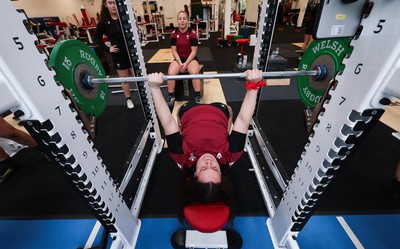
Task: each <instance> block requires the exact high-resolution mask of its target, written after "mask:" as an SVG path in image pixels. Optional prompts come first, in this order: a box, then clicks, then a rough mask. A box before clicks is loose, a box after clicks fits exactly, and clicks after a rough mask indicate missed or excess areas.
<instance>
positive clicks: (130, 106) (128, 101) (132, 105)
mask: <svg viewBox="0 0 400 249" xmlns="http://www.w3.org/2000/svg"><path fill="white" fill-rule="evenodd" d="M126 106H127V107H128V109H133V108H134V107H135V105H134V104H133V102H132V100H131V99H127V100H126Z"/></svg>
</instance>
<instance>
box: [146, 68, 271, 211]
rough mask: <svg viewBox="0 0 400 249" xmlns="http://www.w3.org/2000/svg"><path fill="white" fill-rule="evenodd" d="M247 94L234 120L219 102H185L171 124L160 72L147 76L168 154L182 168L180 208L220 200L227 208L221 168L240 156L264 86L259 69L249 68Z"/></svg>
mask: <svg viewBox="0 0 400 249" xmlns="http://www.w3.org/2000/svg"><path fill="white" fill-rule="evenodd" d="M246 80H247V82H246V89H247V92H246V95H245V97H244V100H243V102H242V106H241V108H240V111H239V113H238V116H237V118H236V120H235V122H234V123H233V128H232V132H229V131H230V127H231V123H232V111H231V109H230V107H229V106H227V105H225V104H222V103H211V104H196V103H191V104H185V105H183V106H182V107H181V109H180V110H179V114H178V116H179V119H178V123H177V122H175V119H174V118H173V116H172V114H171V112H170V111H169V108H168V105H167V103H166V102H165V99H164V97H163V95H162V92H161V90H160V85H161V84H162V83H163V82H164V75H163V74H162V73H153V74H150V75H149V76H148V84H149V86H150V90H151V94H152V96H153V101H154V105H155V109H156V112H157V117H158V119H159V121H160V123H161V126H162V127H163V130H164V133H165V136H166V139H167V142H168V151H169V154H170V156H171V158H172V159H173V160H174V161H175V162H176V163H177V165H178V167H179V168H180V169H182V170H184V172H185V171H186V176H187V179H188V180H187V181H186V182H185V186H184V189H183V193H182V195H183V198H182V199H183V200H182V202H181V209H182V207H184V206H186V205H188V204H191V203H213V202H216V201H220V200H222V201H224V202H225V203H226V204H227V205H228V206H230V207H231V205H230V204H231V203H232V202H231V196H230V194H229V184H228V182H227V181H226V178H225V177H224V174H223V172H224V171H225V169H228V168H230V167H231V166H232V164H233V163H234V162H235V161H236V160H238V159H239V158H240V157H241V156H242V154H243V150H244V146H245V142H246V134H247V131H248V128H249V124H250V121H251V119H252V116H253V113H254V110H255V106H256V102H257V92H258V90H257V89H258V88H259V87H261V86H265V85H266V83H265V82H264V81H262V71H260V70H247V72H246Z"/></svg>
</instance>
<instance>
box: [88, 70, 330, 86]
mask: <svg viewBox="0 0 400 249" xmlns="http://www.w3.org/2000/svg"><path fill="white" fill-rule="evenodd" d="M325 73H326V68H325V66H323V65H318V66H316V67H315V70H309V71H275V72H273V71H271V72H263V73H262V77H263V78H266V79H280V78H290V77H297V76H315V77H316V78H318V79H323V78H324V77H325ZM216 78H246V72H243V73H218V74H185V75H164V80H186V79H216ZM147 80H148V77H144V76H139V77H119V78H94V77H93V76H92V75H91V74H87V75H85V77H84V78H83V79H82V82H83V84H84V85H85V86H87V87H93V86H94V85H95V84H103V83H106V84H110V83H132V82H145V81H147Z"/></svg>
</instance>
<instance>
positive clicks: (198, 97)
mask: <svg viewBox="0 0 400 249" xmlns="http://www.w3.org/2000/svg"><path fill="white" fill-rule="evenodd" d="M194 101H195V102H196V104H201V97H200V96H196V98H194Z"/></svg>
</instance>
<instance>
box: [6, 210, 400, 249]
mask: <svg viewBox="0 0 400 249" xmlns="http://www.w3.org/2000/svg"><path fill="white" fill-rule="evenodd" d="M265 221H266V217H236V219H235V225H234V228H235V229H236V230H237V231H238V232H239V233H240V234H241V236H242V238H243V249H255V248H265V249H268V248H273V246H272V242H271V239H270V236H269V233H268V230H267V226H266V225H265ZM95 223H96V220H94V219H93V220H70V219H67V220H2V221H0V231H1V233H0V248H2V249H74V248H83V247H84V246H85V245H86V242H87V240H88V238H89V235H90V233H91V231H92V228H93V226H94V224H95ZM399 224H400V215H351V216H313V217H311V219H310V220H309V222H308V223H307V224H306V226H305V227H304V229H303V230H302V231H301V232H300V233H299V236H298V245H299V247H300V248H310V249H314V248H318V249H338V248H341V249H342V248H371V249H378V248H379V249H394V248H399V245H400V236H399V232H398V226H399ZM181 227H182V226H181V225H180V224H179V223H178V221H177V220H176V219H174V218H146V219H142V227H141V230H140V233H139V238H138V242H137V244H136V248H138V249H149V248H151V249H165V248H172V247H171V244H170V238H171V235H172V234H173V233H174V232H175V231H176V230H178V229H179V228H181ZM99 243H100V234H99V235H98V236H97V237H96V239H95V242H94V243H93V246H96V245H99Z"/></svg>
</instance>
